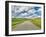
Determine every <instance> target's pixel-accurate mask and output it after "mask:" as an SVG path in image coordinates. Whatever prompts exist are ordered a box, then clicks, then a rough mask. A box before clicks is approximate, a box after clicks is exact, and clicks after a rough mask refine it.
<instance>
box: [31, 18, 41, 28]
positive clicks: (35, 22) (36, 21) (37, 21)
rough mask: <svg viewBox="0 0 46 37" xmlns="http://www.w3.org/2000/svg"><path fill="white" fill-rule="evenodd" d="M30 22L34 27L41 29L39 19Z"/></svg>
mask: <svg viewBox="0 0 46 37" xmlns="http://www.w3.org/2000/svg"><path fill="white" fill-rule="evenodd" d="M31 22H32V23H33V24H35V25H36V26H38V27H39V28H41V19H40V18H35V19H32V20H31Z"/></svg>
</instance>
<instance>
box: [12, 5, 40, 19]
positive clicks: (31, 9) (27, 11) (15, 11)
mask: <svg viewBox="0 0 46 37" xmlns="http://www.w3.org/2000/svg"><path fill="white" fill-rule="evenodd" d="M11 8H12V9H11V12H12V17H17V18H32V17H40V16H41V7H37V6H16V5H12V7H11Z"/></svg>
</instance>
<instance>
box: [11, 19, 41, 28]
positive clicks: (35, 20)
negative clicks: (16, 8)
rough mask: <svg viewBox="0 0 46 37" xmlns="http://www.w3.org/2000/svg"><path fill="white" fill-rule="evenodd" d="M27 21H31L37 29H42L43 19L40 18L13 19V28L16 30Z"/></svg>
mask: <svg viewBox="0 0 46 37" xmlns="http://www.w3.org/2000/svg"><path fill="white" fill-rule="evenodd" d="M25 21H30V22H32V23H33V24H34V25H36V26H37V27H39V28H41V19H40V18H35V19H26V18H12V28H15V27H16V25H17V24H20V23H23V22H25Z"/></svg>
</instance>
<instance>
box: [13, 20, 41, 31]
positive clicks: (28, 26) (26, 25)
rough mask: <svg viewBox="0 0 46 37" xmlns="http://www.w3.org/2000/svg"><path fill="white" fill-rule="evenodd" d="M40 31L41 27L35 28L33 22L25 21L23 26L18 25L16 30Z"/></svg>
mask: <svg viewBox="0 0 46 37" xmlns="http://www.w3.org/2000/svg"><path fill="white" fill-rule="evenodd" d="M37 29H40V28H39V27H37V26H35V25H34V24H33V23H32V22H30V21H25V22H23V23H21V24H17V25H16V27H15V29H13V30H15V31H20V30H37Z"/></svg>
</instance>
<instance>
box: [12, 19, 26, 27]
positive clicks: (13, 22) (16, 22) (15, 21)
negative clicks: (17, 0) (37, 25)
mask: <svg viewBox="0 0 46 37" xmlns="http://www.w3.org/2000/svg"><path fill="white" fill-rule="evenodd" d="M24 21H26V19H24V18H12V26H13V27H16V25H17V24H20V23H23V22H24Z"/></svg>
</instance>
